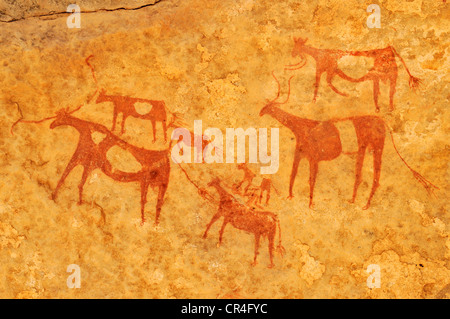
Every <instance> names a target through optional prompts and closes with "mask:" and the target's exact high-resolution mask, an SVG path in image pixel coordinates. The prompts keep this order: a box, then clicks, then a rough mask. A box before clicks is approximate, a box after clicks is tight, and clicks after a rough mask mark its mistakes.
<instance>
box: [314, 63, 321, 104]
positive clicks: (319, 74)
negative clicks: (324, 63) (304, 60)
mask: <svg viewBox="0 0 450 319" xmlns="http://www.w3.org/2000/svg"><path fill="white" fill-rule="evenodd" d="M322 73H323V71H322V70H319V69H317V70H316V82H315V83H314V98H313V102H314V103H315V102H316V99H317V92H318V91H319V83H320V76H321V75H322Z"/></svg>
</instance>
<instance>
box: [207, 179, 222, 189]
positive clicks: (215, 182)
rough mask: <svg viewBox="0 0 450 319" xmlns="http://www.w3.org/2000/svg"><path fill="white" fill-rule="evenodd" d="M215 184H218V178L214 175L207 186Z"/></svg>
mask: <svg viewBox="0 0 450 319" xmlns="http://www.w3.org/2000/svg"><path fill="white" fill-rule="evenodd" d="M216 185H220V179H219V178H218V177H214V178H213V179H212V180H211V181H210V182H209V183H208V186H209V187H212V186H216Z"/></svg>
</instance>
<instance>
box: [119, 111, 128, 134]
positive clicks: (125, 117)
mask: <svg viewBox="0 0 450 319" xmlns="http://www.w3.org/2000/svg"><path fill="white" fill-rule="evenodd" d="M127 117H128V116H125V114H123V116H122V126H121V128H120V134H123V133H125V122H126V121H127Z"/></svg>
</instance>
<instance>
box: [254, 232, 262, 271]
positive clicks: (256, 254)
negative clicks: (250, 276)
mask: <svg viewBox="0 0 450 319" xmlns="http://www.w3.org/2000/svg"><path fill="white" fill-rule="evenodd" d="M260 238H261V234H259V233H256V234H255V257H254V258H253V263H252V266H256V264H257V262H256V258H257V257H258V254H259V252H258V250H259V240H260Z"/></svg>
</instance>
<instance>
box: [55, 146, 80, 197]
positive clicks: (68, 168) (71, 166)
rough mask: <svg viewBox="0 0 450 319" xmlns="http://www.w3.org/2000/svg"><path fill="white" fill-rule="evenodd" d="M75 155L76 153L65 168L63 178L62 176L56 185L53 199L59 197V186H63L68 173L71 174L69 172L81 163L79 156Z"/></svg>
mask: <svg viewBox="0 0 450 319" xmlns="http://www.w3.org/2000/svg"><path fill="white" fill-rule="evenodd" d="M75 155H76V154H74V155H73V156H72V158H71V159H70V162H69V164H67V166H66V168H65V169H64V172H63V174H62V176H61V178H60V179H59V181H58V184H57V185H56V188H55V191H54V192H53V194H52V199H53V200H55V199H56V197H57V195H58V191H59V188H60V187H61V186H62V184H63V183H64V181H65V179H66V177H67V175H69V173H70V172H71V171H72V170H73V169H74V167H75V166H77V165H78V164H79V163H78V158H77V156H75Z"/></svg>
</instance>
